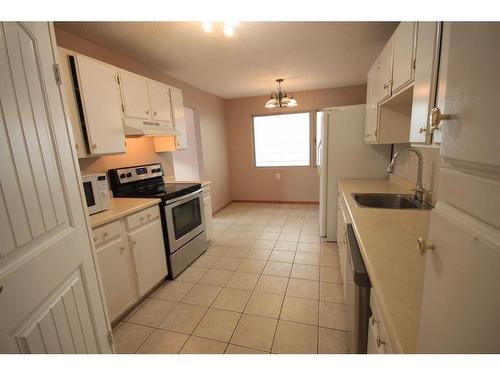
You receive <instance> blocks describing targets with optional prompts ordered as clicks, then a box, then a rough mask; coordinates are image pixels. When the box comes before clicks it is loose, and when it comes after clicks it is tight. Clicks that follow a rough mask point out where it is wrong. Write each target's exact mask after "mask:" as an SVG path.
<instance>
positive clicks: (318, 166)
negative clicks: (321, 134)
mask: <svg viewBox="0 0 500 375" xmlns="http://www.w3.org/2000/svg"><path fill="white" fill-rule="evenodd" d="M322 148H323V140H320V141H319V143H318V149H317V150H316V152H317V153H318V157H317V160H318V163H317V165H316V168H318V173H321V164H323V163H322V160H321V149H322Z"/></svg>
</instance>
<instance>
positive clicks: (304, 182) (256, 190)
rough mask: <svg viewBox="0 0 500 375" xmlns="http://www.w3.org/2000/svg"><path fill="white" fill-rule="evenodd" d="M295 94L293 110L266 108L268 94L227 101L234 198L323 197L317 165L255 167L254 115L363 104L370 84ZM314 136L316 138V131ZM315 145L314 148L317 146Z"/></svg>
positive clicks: (275, 199) (313, 199) (304, 199)
mask: <svg viewBox="0 0 500 375" xmlns="http://www.w3.org/2000/svg"><path fill="white" fill-rule="evenodd" d="M294 96H295V98H296V99H297V101H298V103H299V105H298V106H297V107H293V108H290V109H286V108H281V109H266V108H264V104H265V102H266V100H267V99H268V97H267V96H258V97H251V98H240V99H229V100H226V101H225V111H226V126H227V129H228V147H229V170H230V184H231V185H230V186H231V196H232V198H233V200H257V201H303V202H317V201H318V200H319V176H318V171H317V169H316V167H315V166H312V167H279V168H255V166H254V150H253V129H252V116H253V115H257V114H278V113H287V112H303V111H312V110H318V109H322V108H326V107H336V106H343V105H352V104H362V103H365V102H366V86H365V85H361V86H350V87H340V88H333V89H324V90H314V91H304V92H297V93H294ZM312 130H314V127H313V128H312ZM311 136H312V137H314V134H311ZM311 147H312V148H314V146H313V145H312V146H311ZM313 155H314V154H312V155H311V157H312V156H313ZM276 173H280V174H281V179H280V180H277V179H276V178H275V174H276Z"/></svg>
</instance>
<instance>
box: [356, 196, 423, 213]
mask: <svg viewBox="0 0 500 375" xmlns="http://www.w3.org/2000/svg"><path fill="white" fill-rule="evenodd" d="M352 197H353V198H354V201H355V202H356V205H357V206H358V207H370V208H390V209H427V210H428V209H431V208H432V206H430V205H427V204H425V203H424V204H422V203H419V202H417V201H416V200H415V199H414V198H413V196H412V195H406V194H385V193H353V194H352Z"/></svg>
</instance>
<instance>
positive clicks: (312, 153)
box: [251, 110, 316, 169]
mask: <svg viewBox="0 0 500 375" xmlns="http://www.w3.org/2000/svg"><path fill="white" fill-rule="evenodd" d="M301 113H307V114H309V164H308V165H275V166H257V152H256V149H255V121H254V120H255V118H256V117H269V116H280V115H295V114H301ZM315 119H316V116H315V113H314V111H310V110H309V111H304V110H302V111H287V112H273V113H260V114H255V115H252V116H251V126H252V154H253V167H254V168H257V169H261V168H263V169H283V168H285V169H288V168H311V167H314V166H315V164H316V162H315V159H314V158H315V155H316V152H315V150H314V148H315V146H314V139H315V138H316V136H314V137H313V134H312V132H313V131H314V132H316V127H315V125H314V121H316V120H315Z"/></svg>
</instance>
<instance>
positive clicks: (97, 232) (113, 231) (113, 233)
mask: <svg viewBox="0 0 500 375" xmlns="http://www.w3.org/2000/svg"><path fill="white" fill-rule="evenodd" d="M92 233H93V235H94V244H95V246H96V247H97V246H99V245H101V244H102V243H103V242H105V241H107V240H109V239H111V238H114V237H117V236H119V235H120V234H121V225H120V220H116V221H113V222H111V223H108V224H104V225H101V226H100V227H97V228H94V229H93V230H92Z"/></svg>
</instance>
